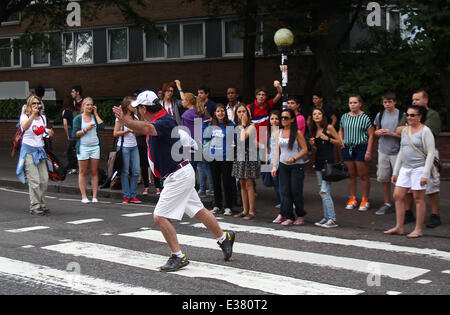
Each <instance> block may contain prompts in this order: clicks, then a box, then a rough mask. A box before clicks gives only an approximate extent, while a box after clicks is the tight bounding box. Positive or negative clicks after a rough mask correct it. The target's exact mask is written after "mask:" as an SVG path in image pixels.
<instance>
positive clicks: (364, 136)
mask: <svg viewBox="0 0 450 315" xmlns="http://www.w3.org/2000/svg"><path fill="white" fill-rule="evenodd" d="M340 126H341V128H342V130H343V131H344V144H345V145H346V146H358V145H364V144H367V143H368V142H369V132H368V130H369V129H370V128H371V127H372V126H373V125H372V121H371V120H370V117H369V116H368V115H367V114H365V113H362V114H360V115H358V116H351V115H350V113H347V114H344V115H343V116H342V118H341V122H340Z"/></svg>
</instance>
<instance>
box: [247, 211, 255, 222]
mask: <svg viewBox="0 0 450 315" xmlns="http://www.w3.org/2000/svg"><path fill="white" fill-rule="evenodd" d="M254 218H256V217H255V215H254V214H250V213H249V214H247V215H246V216H245V217H244V220H247V221H248V220H253V219H254Z"/></svg>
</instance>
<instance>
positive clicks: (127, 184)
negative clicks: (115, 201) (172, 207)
mask: <svg viewBox="0 0 450 315" xmlns="http://www.w3.org/2000/svg"><path fill="white" fill-rule="evenodd" d="M133 100H134V99H133V97H131V96H126V97H125V98H124V99H123V100H122V105H121V107H122V111H123V112H124V114H125V116H129V117H130V118H131V119H135V120H139V119H138V118H137V117H136V115H135V112H134V108H133V107H132V106H131V102H132V101H133ZM114 137H118V138H119V141H118V142H117V151H118V150H119V149H120V147H121V146H122V161H123V165H122V173H121V178H120V179H121V183H122V191H123V202H122V203H142V202H141V201H140V200H139V199H138V198H137V197H136V195H137V185H138V179H139V172H140V170H141V168H140V163H141V162H140V158H139V148H138V145H137V140H136V136H135V135H134V133H133V130H131V129H129V128H128V127H127V126H125V125H123V124H121V123H120V122H119V120H118V119H116V124H115V126H114ZM122 139H123V145H122ZM130 163H131V179H129V178H128V177H129V170H130Z"/></svg>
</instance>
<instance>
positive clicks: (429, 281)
mask: <svg viewBox="0 0 450 315" xmlns="http://www.w3.org/2000/svg"><path fill="white" fill-rule="evenodd" d="M431 282H433V281H431V280H427V279H421V280H418V281H416V283H418V284H430V283H431Z"/></svg>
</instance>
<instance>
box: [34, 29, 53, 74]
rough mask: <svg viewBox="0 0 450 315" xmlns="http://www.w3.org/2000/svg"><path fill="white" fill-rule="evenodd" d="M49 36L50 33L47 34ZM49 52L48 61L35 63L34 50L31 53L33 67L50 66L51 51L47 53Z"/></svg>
mask: <svg viewBox="0 0 450 315" xmlns="http://www.w3.org/2000/svg"><path fill="white" fill-rule="evenodd" d="M46 36H47V37H49V35H48V34H47V35H46ZM46 54H47V62H46V63H37V64H36V63H34V52H33V53H32V54H31V67H33V68H34V67H36V68H39V67H49V66H50V53H48V52H47V53H46Z"/></svg>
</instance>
